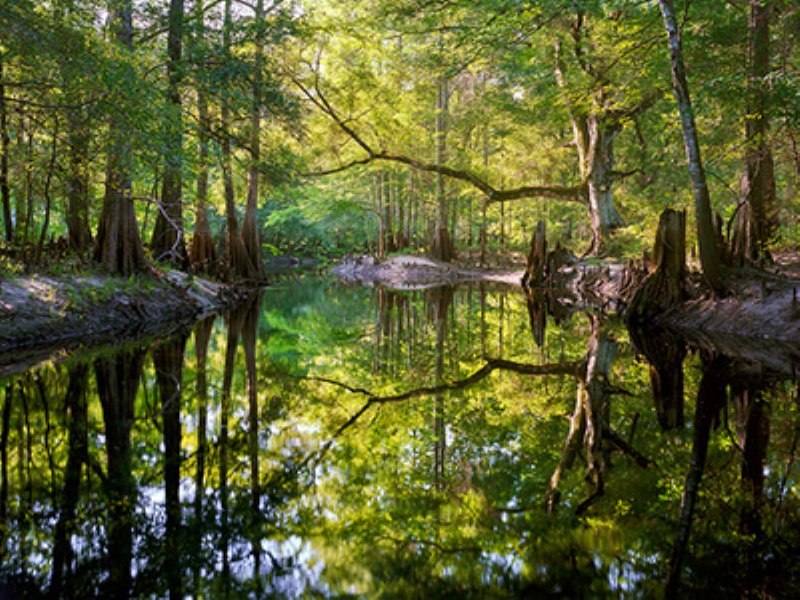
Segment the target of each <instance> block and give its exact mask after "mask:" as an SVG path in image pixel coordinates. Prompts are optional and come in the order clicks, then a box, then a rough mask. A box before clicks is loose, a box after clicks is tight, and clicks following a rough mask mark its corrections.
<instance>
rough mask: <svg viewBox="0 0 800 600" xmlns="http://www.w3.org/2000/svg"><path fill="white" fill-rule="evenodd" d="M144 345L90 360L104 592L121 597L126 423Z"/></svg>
mask: <svg viewBox="0 0 800 600" xmlns="http://www.w3.org/2000/svg"><path fill="white" fill-rule="evenodd" d="M143 364H144V350H142V349H137V350H134V351H129V352H128V351H126V352H122V353H120V354H117V355H116V356H111V357H106V358H99V359H97V360H96V361H95V375H96V378H97V393H98V396H99V397H100V404H101V406H102V408H103V421H104V423H105V446H106V458H107V462H108V471H107V477H106V495H107V502H108V525H107V540H106V542H107V545H108V549H107V553H108V554H107V560H108V570H109V576H108V580H107V582H106V586H105V588H106V589H105V591H106V595H107V596H108V597H112V598H127V597H128V595H129V593H130V590H131V583H132V577H131V561H132V559H133V513H134V510H133V509H134V506H135V504H136V488H135V483H134V480H133V475H132V467H131V457H132V449H131V428H132V426H133V419H134V404H135V401H136V393H137V391H138V389H139V378H140V377H141V374H142V365H143Z"/></svg>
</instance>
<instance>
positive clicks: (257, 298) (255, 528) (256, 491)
mask: <svg viewBox="0 0 800 600" xmlns="http://www.w3.org/2000/svg"><path fill="white" fill-rule="evenodd" d="M261 298H262V296H261V294H260V293H257V294H256V295H254V296H253V297H252V298H251V299H250V301H249V303H248V307H247V312H246V314H245V317H244V323H243V325H242V346H243V347H244V359H245V371H246V373H247V405H248V412H247V427H248V430H247V446H248V448H247V449H248V454H249V459H250V510H251V519H252V522H251V523H250V533H251V537H250V542H251V554H252V557H253V572H254V574H255V579H256V584H257V585H260V580H261V577H260V573H261V556H262V550H261V521H262V519H263V517H262V513H261V471H260V461H259V450H260V447H259V441H258V440H259V426H258V424H259V410H258V409H259V406H258V369H257V363H256V342H257V340H258V321H259V317H260V316H261ZM260 596H261V594H260V593H259V594H256V597H260Z"/></svg>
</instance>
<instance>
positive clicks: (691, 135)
mask: <svg viewBox="0 0 800 600" xmlns="http://www.w3.org/2000/svg"><path fill="white" fill-rule="evenodd" d="M658 3H659V6H660V7H661V14H662V16H663V18H664V26H665V28H666V31H667V40H668V44H669V55H670V63H671V67H672V89H673V91H674V93H675V99H676V100H677V103H678V112H679V113H680V119H681V127H682V129H683V140H684V146H685V149H686V157H687V160H688V162H689V175H690V176H691V179H692V188H693V190H694V212H695V222H696V225H697V240H698V244H699V246H700V263H701V265H702V267H703V275H704V277H705V279H706V281H707V282H708V285H709V286H710V287H711V289H713V290H714V291H715V292H718V293H721V292H722V291H723V290H724V287H723V284H722V276H721V272H720V271H721V264H720V259H719V248H718V247H717V240H716V236H715V234H714V226H713V224H712V222H711V198H710V196H709V193H708V182H707V181H706V173H705V169H704V168H703V161H702V159H701V157H700V144H699V142H698V139H697V127H696V126H695V121H694V109H693V108H692V101H691V98H690V97H689V85H688V82H687V81H686V66H685V64H684V60H683V48H682V45H681V38H680V32H679V30H678V21H677V19H676V17H675V8H674V6H673V4H672V0H659V2H658Z"/></svg>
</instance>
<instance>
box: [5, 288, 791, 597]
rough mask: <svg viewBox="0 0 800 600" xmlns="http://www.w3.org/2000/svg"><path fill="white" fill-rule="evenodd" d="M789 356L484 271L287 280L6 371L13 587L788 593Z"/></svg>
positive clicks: (18, 590) (198, 592)
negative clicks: (573, 307) (593, 306)
mask: <svg viewBox="0 0 800 600" xmlns="http://www.w3.org/2000/svg"><path fill="white" fill-rule="evenodd" d="M796 364H797V356H792V355H791V354H790V355H785V356H778V355H775V356H774V357H773V360H772V361H771V362H770V364H768V365H765V364H762V363H759V362H756V361H754V360H753V359H752V356H750V357H743V356H736V355H735V354H733V355H731V354H730V353H729V354H721V353H719V352H715V351H714V350H713V348H712V347H711V346H709V345H708V344H706V345H705V346H704V347H703V348H702V349H698V348H697V347H696V344H694V343H693V342H692V341H691V340H689V341H688V342H687V341H684V340H677V339H675V338H673V337H672V336H671V335H670V334H668V333H667V332H654V331H635V332H628V331H627V330H626V329H625V327H624V326H623V325H622V324H621V323H619V322H617V321H613V320H610V319H608V318H606V317H605V316H604V315H602V314H599V313H579V312H576V313H573V314H570V311H569V310H567V309H565V308H564V307H560V308H559V307H557V306H548V303H547V302H546V301H544V300H542V299H540V298H534V297H530V298H526V296H525V295H523V294H522V293H521V292H520V291H518V290H513V289H512V290H509V289H506V288H503V287H495V286H493V285H490V284H483V285H474V286H472V287H462V288H458V289H452V288H438V289H428V290H423V291H409V292H402V293H399V292H391V291H387V290H384V289H380V288H372V289H371V288H364V287H351V286H345V285H342V284H338V283H335V282H333V281H332V280H329V279H325V278H320V277H313V276H308V277H301V278H298V279H295V280H290V281H284V282H282V283H279V284H277V285H274V286H272V287H269V288H266V289H264V290H263V291H261V292H260V293H259V294H258V295H253V296H252V297H250V298H249V299H248V300H247V301H245V302H244V303H243V304H241V305H240V306H239V307H237V308H236V309H234V310H233V311H231V312H230V313H229V314H227V315H224V316H220V317H218V318H214V317H211V318H209V319H206V320H204V321H201V322H200V323H197V324H196V325H195V326H194V327H193V328H192V329H190V330H187V331H184V332H182V333H180V334H179V335H177V336H175V337H172V338H170V339H156V340H150V341H149V342H147V343H143V344H138V345H134V346H132V347H129V348H125V349H123V350H121V351H119V352H116V353H113V354H112V353H108V352H107V351H103V352H102V353H98V352H94V353H93V352H88V353H86V354H83V355H80V356H74V357H72V358H70V359H68V360H62V361H53V362H51V363H48V364H46V365H43V366H40V367H38V368H36V369H33V370H30V371H27V372H25V373H22V374H20V375H16V376H14V377H13V378H7V379H6V380H4V381H3V382H2V390H3V393H2V394H0V398H2V423H1V425H2V431H1V432H0V433H1V434H2V435H1V436H0V442H1V445H2V447H1V448H0V449H1V450H2V454H1V456H0V458H1V459H2V487H1V488H0V491H1V493H0V524H1V525H0V535H1V536H2V538H1V539H2V546H0V553H2V561H1V562H2V567H1V568H0V592H3V593H10V594H12V595H24V594H25V593H30V594H34V593H37V594H38V593H40V592H43V593H52V594H53V595H55V596H69V597H88V596H96V595H101V594H113V596H114V597H124V596H127V595H134V596H158V597H163V596H167V595H170V596H173V597H178V596H185V595H191V596H204V597H220V596H225V595H231V596H242V595H249V596H255V597H261V596H280V597H300V596H308V595H314V594H317V595H322V596H338V595H342V594H353V595H356V596H364V597H371V596H379V595H385V596H391V597H394V596H408V597H436V596H448V595H450V596H459V597H469V596H477V597H487V596H490V597H494V596H499V597H503V596H518V595H525V594H527V595H532V596H537V595H548V594H551V595H558V596H568V597H569V596H576V595H583V596H589V597H603V596H617V595H633V596H653V595H664V594H667V595H673V594H680V593H684V592H687V593H691V594H698V595H701V594H703V593H705V592H711V591H714V592H716V593H723V594H726V595H739V594H749V593H753V594H756V595H759V594H763V595H776V596H785V595H787V594H788V595H791V593H793V592H797V591H798V578H799V577H800V571H798V565H797V564H796V561H795V560H794V559H795V557H796V556H797V554H798V552H800V536H798V533H797V532H798V531H800V527H798V525H800V523H798V515H800V510H799V509H800V497H799V496H798V492H797V485H796V480H797V469H796V467H795V465H794V462H795V455H796V454H797V452H798V439H800V412H799V411H800V403H798V382H797V380H796V379H793V376H792V373H793V372H794V369H795V368H796ZM720 573H726V576H725V577H724V578H720V575H719V574H720ZM0 595H3V594H2V593H0Z"/></svg>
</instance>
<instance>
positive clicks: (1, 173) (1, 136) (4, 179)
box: [0, 55, 14, 242]
mask: <svg viewBox="0 0 800 600" xmlns="http://www.w3.org/2000/svg"><path fill="white" fill-rule="evenodd" d="M4 58H5V57H3V56H2V55H0V196H2V200H3V226H4V231H5V237H6V241H7V242H11V241H12V240H13V239H14V226H13V223H12V221H11V186H10V185H9V180H8V147H9V145H10V144H11V136H10V135H9V133H8V108H7V107H6V86H5V84H4V81H5V76H4V74H3V71H4V69H3V67H4V63H5V60H4Z"/></svg>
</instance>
